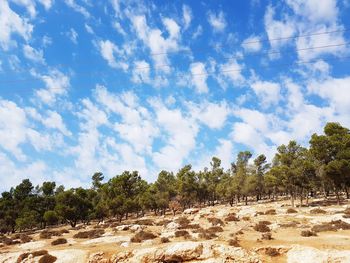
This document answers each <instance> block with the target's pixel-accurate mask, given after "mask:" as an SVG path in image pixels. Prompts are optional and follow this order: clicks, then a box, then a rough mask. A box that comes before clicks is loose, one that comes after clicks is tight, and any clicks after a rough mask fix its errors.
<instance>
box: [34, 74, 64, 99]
mask: <svg viewBox="0 0 350 263" xmlns="http://www.w3.org/2000/svg"><path fill="white" fill-rule="evenodd" d="M32 74H33V75H34V76H36V77H38V78H40V79H41V80H42V81H43V82H44V83H45V86H46V88H45V89H37V90H36V95H37V96H38V97H39V99H40V100H41V101H42V102H44V103H46V104H48V105H53V104H54V103H55V101H56V99H57V97H58V96H62V95H65V94H66V93H67V89H68V87H69V86H70V83H69V77H68V76H66V75H64V74H63V73H62V72H60V71H59V70H57V69H53V70H50V72H49V74H48V75H40V74H38V73H35V72H33V73H32Z"/></svg>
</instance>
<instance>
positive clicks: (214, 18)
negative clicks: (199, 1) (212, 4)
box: [208, 11, 227, 32]
mask: <svg viewBox="0 0 350 263" xmlns="http://www.w3.org/2000/svg"><path fill="white" fill-rule="evenodd" d="M208 22H209V24H210V25H211V26H212V28H213V30H214V31H215V32H222V31H224V30H225V28H226V25H227V23H226V19H225V15H224V12H222V11H220V12H219V13H217V14H216V13H213V12H209V13H208Z"/></svg>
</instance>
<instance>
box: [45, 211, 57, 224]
mask: <svg viewBox="0 0 350 263" xmlns="http://www.w3.org/2000/svg"><path fill="white" fill-rule="evenodd" d="M44 220H45V222H46V223H47V224H48V225H54V224H57V222H58V220H59V218H58V215H57V213H56V212H55V211H52V210H49V211H46V212H45V214H44Z"/></svg>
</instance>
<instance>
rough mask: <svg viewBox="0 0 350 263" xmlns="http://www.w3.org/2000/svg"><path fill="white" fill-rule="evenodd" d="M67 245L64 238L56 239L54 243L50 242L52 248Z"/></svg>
mask: <svg viewBox="0 0 350 263" xmlns="http://www.w3.org/2000/svg"><path fill="white" fill-rule="evenodd" d="M66 243H67V239H65V238H58V239H56V240H54V241H52V242H51V245H52V246H57V245H62V244H66Z"/></svg>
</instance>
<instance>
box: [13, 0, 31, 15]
mask: <svg viewBox="0 0 350 263" xmlns="http://www.w3.org/2000/svg"><path fill="white" fill-rule="evenodd" d="M11 1H12V2H14V3H16V4H17V5H21V6H23V7H24V8H26V9H27V11H28V13H29V15H30V16H31V17H35V16H36V9H35V2H34V1H33V0H11Z"/></svg>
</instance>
